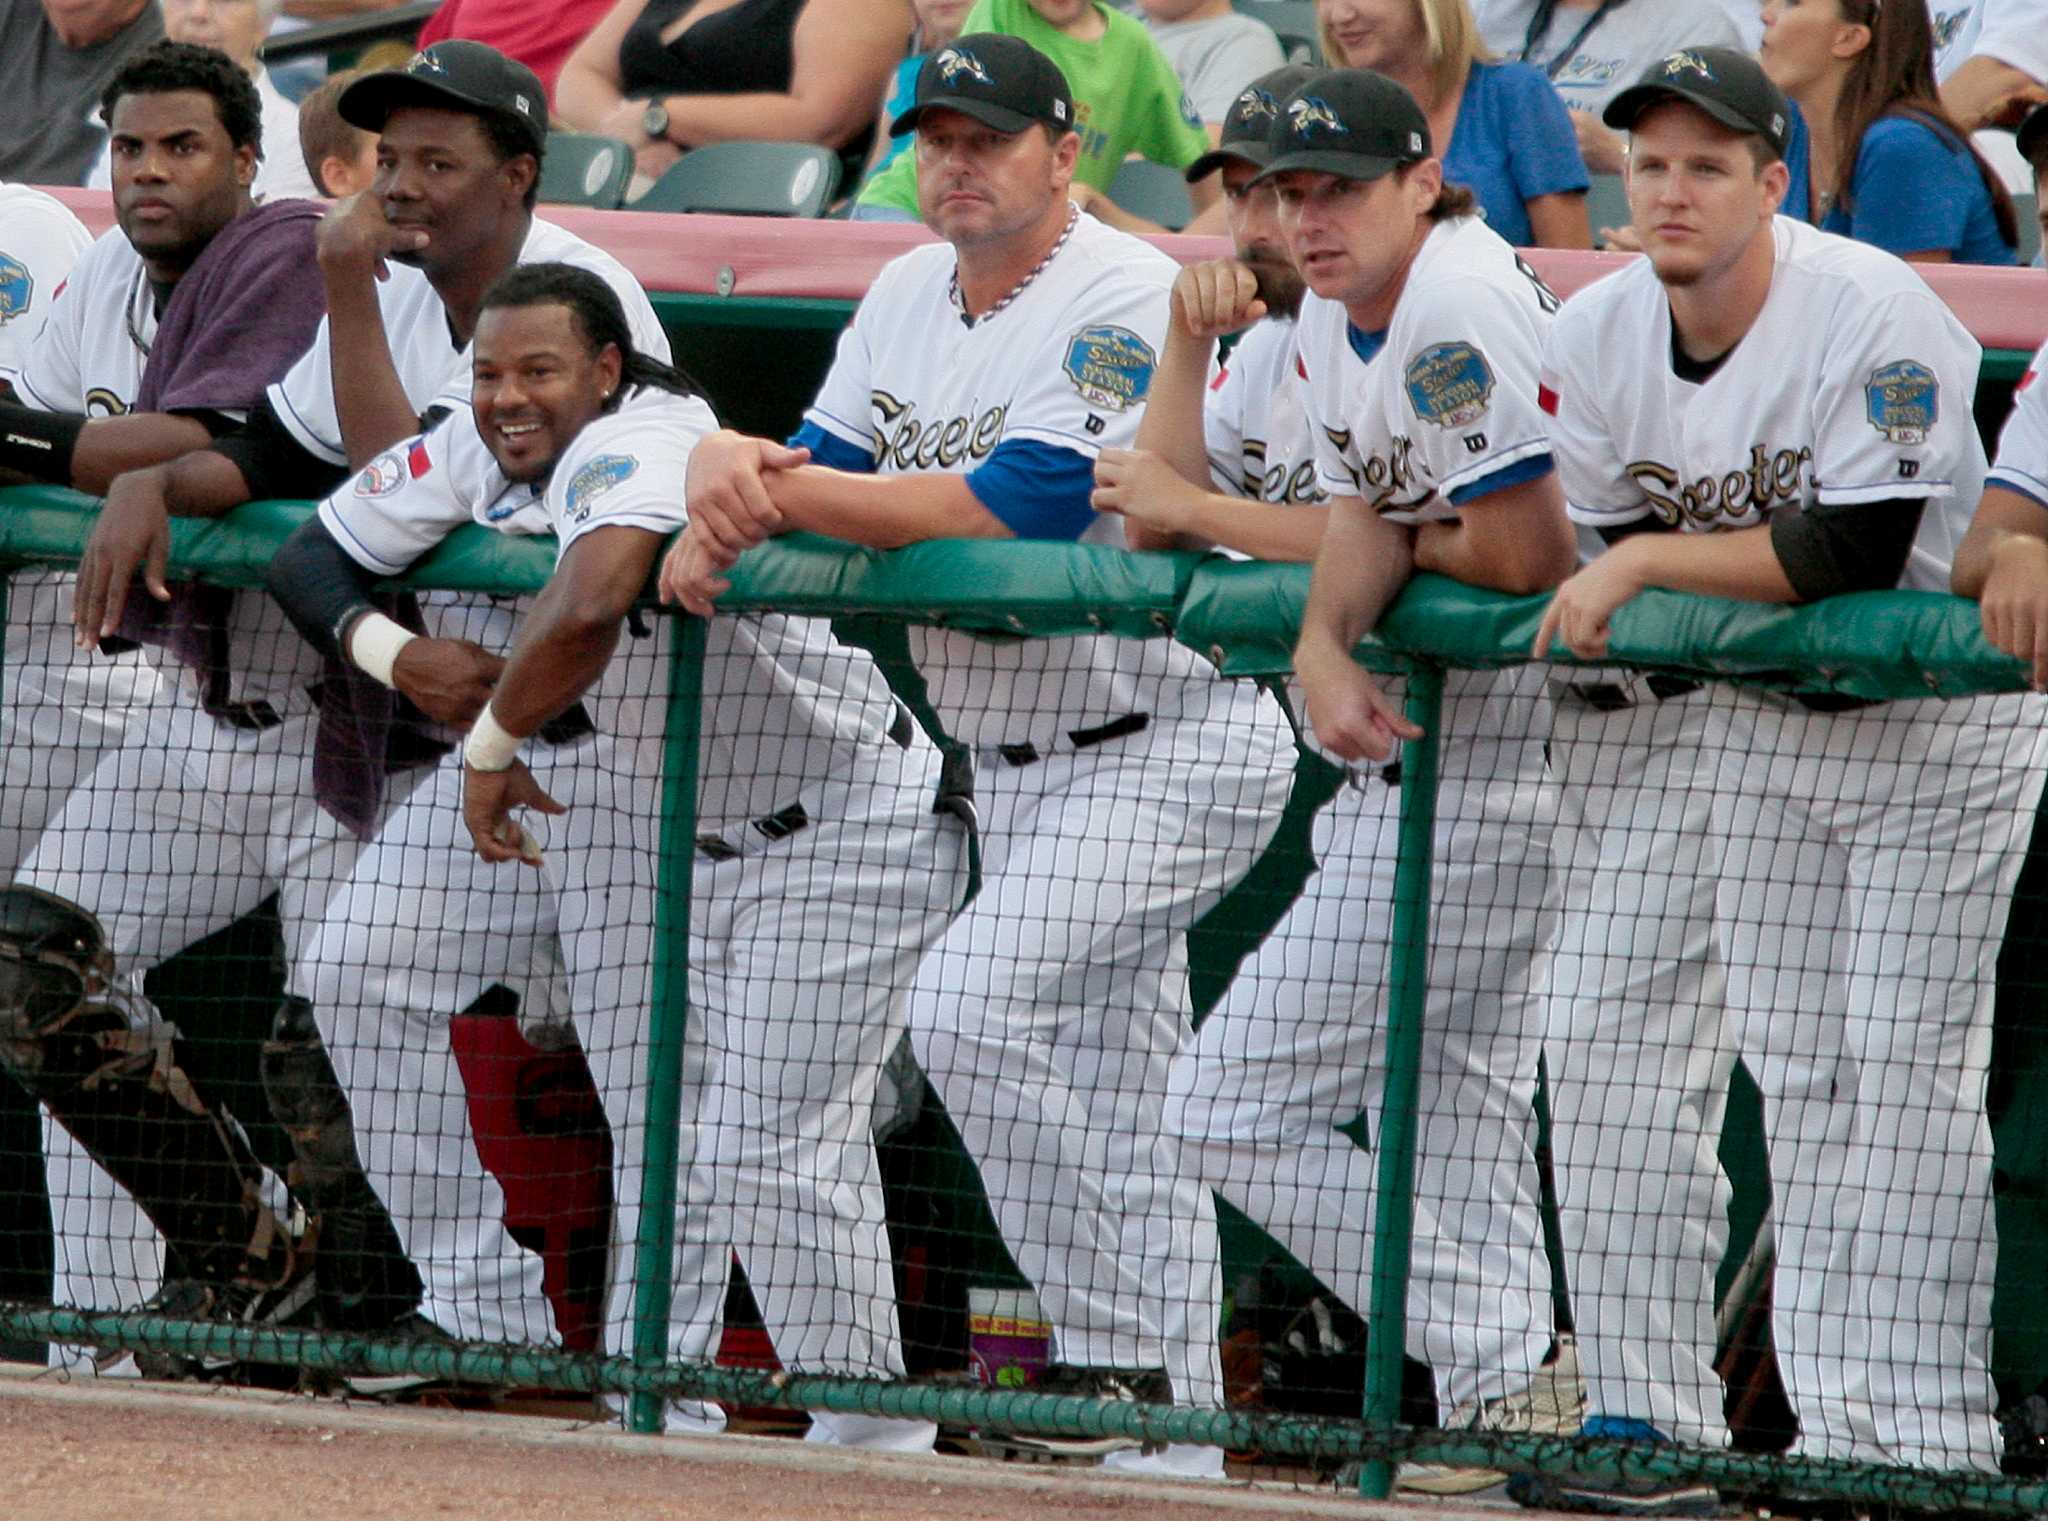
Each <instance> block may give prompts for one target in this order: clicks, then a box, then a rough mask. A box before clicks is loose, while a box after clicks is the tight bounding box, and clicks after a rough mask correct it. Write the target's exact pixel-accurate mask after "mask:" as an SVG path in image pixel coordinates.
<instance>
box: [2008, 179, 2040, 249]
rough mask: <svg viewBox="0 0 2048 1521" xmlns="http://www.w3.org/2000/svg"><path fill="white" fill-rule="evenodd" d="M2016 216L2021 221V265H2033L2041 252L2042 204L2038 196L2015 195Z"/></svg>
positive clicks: (2014, 207)
mask: <svg viewBox="0 0 2048 1521" xmlns="http://www.w3.org/2000/svg"><path fill="white" fill-rule="evenodd" d="M2012 209H2013V213H2014V215H2016V216H2018V218H2019V219H2020V263H2022V264H2031V263H2033V262H2034V260H2035V258H2036V257H2037V256H2038V255H2039V254H2040V252H2041V202H2040V199H2039V198H2038V197H2036V196H2031V195H2015V196H2014V197H2013V198H2012Z"/></svg>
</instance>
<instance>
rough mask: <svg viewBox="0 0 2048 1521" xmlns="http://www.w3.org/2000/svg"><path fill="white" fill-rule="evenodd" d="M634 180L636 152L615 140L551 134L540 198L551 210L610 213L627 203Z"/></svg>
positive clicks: (585, 134) (574, 134) (611, 138)
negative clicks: (582, 208)
mask: <svg viewBox="0 0 2048 1521" xmlns="http://www.w3.org/2000/svg"><path fill="white" fill-rule="evenodd" d="M632 177H633V150H632V149H631V148H628V147H627V146H626V145H625V144H624V143H622V142H620V141H619V140H618V139H617V138H615V137H598V136H595V135H594V134H591V133H588V132H550V133H549V134H548V152H547V157H546V159H545V160H543V161H542V164H541V171H540V198H541V200H542V202H544V203H545V204H547V205H549V206H595V207H596V208H597V209H598V210H600V211H610V210H612V209H613V208H614V207H616V206H617V205H618V204H619V202H620V201H622V200H624V199H625V195H626V181H628V180H630V179H631V178H632Z"/></svg>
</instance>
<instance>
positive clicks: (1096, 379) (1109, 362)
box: [1060, 323, 1159, 412]
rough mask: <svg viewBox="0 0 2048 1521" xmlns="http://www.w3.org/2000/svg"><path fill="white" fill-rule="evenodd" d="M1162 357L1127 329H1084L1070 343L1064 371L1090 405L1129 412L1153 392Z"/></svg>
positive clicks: (1107, 327)
mask: <svg viewBox="0 0 2048 1521" xmlns="http://www.w3.org/2000/svg"><path fill="white" fill-rule="evenodd" d="M1158 363H1159V355H1158V354H1157V353H1155V352H1154V351H1153V348H1152V345H1151V344H1149V343H1147V342H1146V341H1145V340H1144V339H1143V338H1140V337H1139V336H1138V335H1137V334H1136V333H1134V332H1132V331H1131V330H1130V329H1129V328H1127V327H1113V326H1111V325H1109V324H1108V323H1102V324H1099V325H1097V326H1095V327H1084V328H1082V329H1081V330H1080V331H1079V332H1078V333H1076V334H1074V336H1073V338H1072V339H1071V340H1070V341H1069V342H1068V344H1067V357H1066V360H1065V362H1064V363H1062V364H1061V366H1060V368H1061V369H1063V370H1065V371H1066V372H1067V379H1069V380H1071V381H1072V382H1073V383H1074V389H1075V390H1077V391H1079V392H1080V393H1081V396H1082V398H1083V399H1084V400H1086V401H1087V402H1088V404H1089V405H1090V406H1096V407H1101V408H1103V409H1104V410H1105V411H1109V412H1128V411H1129V410H1130V409H1131V408H1132V407H1135V406H1138V405H1139V404H1140V403H1142V402H1143V401H1144V400H1145V394H1146V393H1147V392H1148V391H1150V390H1151V389H1152V371H1153V370H1154V369H1155V368H1156V367H1157V366H1158Z"/></svg>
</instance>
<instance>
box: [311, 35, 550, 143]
mask: <svg viewBox="0 0 2048 1521" xmlns="http://www.w3.org/2000/svg"><path fill="white" fill-rule="evenodd" d="M403 106H436V107H439V108H440V109H442V110H447V109H450V108H453V109H455V110H458V111H471V112H475V113H477V114H478V115H485V116H502V117H505V118H507V119H509V120H511V121H513V122H516V123H517V124H518V125H519V126H520V127H522V128H523V129H525V132H526V135H527V137H528V138H530V139H531V140H532V143H533V151H534V153H535V154H536V155H538V154H539V153H541V152H542V150H543V149H544V148H545V147H546V145H547V138H548V92H547V91H546V90H545V89H543V88H542V87H541V82H540V76H539V75H538V74H536V73H534V72H533V70H531V69H529V68H528V67H527V66H526V65H525V64H523V63H520V62H518V61H517V60H516V59H512V58H507V57H506V56H505V55H504V54H503V53H501V52H499V51H498V50H497V49H496V48H494V47H489V46H486V45H485V44H484V43H481V42H468V41H464V40H461V39H455V40H451V41H448V42H437V43H435V44H434V45H433V46H432V47H430V48H422V49H421V50H420V51H419V52H417V53H415V54H413V55H412V58H411V60H410V61H409V62H407V64H406V65H405V67H404V68H402V69H379V70H378V71H377V72H376V73H374V74H365V75H364V76H363V77H362V78H361V79H358V80H357V81H356V82H355V83H354V84H352V85H350V86H349V87H348V88H347V89H346V90H343V91H342V92H341V97H340V98H339V99H338V100H336V101H335V103H334V109H335V110H336V111H338V112H340V113H341V119H342V120H343V121H345V122H347V123H348V124H349V125H350V126H354V127H361V128H362V129H363V130H364V131H365V132H382V131H383V130H384V123H385V121H386V120H387V119H388V118H389V117H390V115H391V113H392V112H393V111H396V110H398V109H400V108H401V107H403Z"/></svg>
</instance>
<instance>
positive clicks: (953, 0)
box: [870, 0, 974, 173]
mask: <svg viewBox="0 0 2048 1521" xmlns="http://www.w3.org/2000/svg"><path fill="white" fill-rule="evenodd" d="M973 3H974V0H910V8H911V10H912V11H914V12H916V14H917V29H916V30H915V31H914V32H912V33H911V34H910V51H909V54H908V55H907V56H906V57H905V58H904V60H903V62H901V63H899V64H897V65H896V72H895V74H894V75H892V76H891V77H890V80H889V94H888V96H887V98H886V99H884V100H883V102H882V118H881V123H880V125H879V127H878V128H877V129H876V132H875V138H876V144H875V149H876V153H875V163H874V168H873V169H872V170H871V171H870V173H879V172H881V171H882V170H883V169H885V168H887V167H888V166H889V165H890V164H891V163H893V162H894V161H895V159H896V156H897V155H898V154H900V153H901V152H902V151H903V150H904V149H905V148H908V147H909V146H910V134H909V133H908V132H905V133H903V134H902V135H901V136H894V135H891V133H890V132H889V124H890V123H891V122H893V121H894V120H896V118H897V117H899V116H901V115H902V114H903V113H904V112H905V111H908V110H909V109H910V105H911V102H912V101H913V100H915V99H916V97H917V71H918V70H919V69H921V68H923V67H924V61H925V59H927V58H929V57H930V56H931V55H932V54H933V53H936V52H937V51H938V50H939V49H940V48H942V47H944V46H945V45H946V44H947V43H949V42H951V41H952V40H953V39H954V38H955V37H958V36H959V35H960V26H961V23H962V22H964V21H965V20H966V19H967V11H968V7H969V6H971V5H972V4H973Z"/></svg>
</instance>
